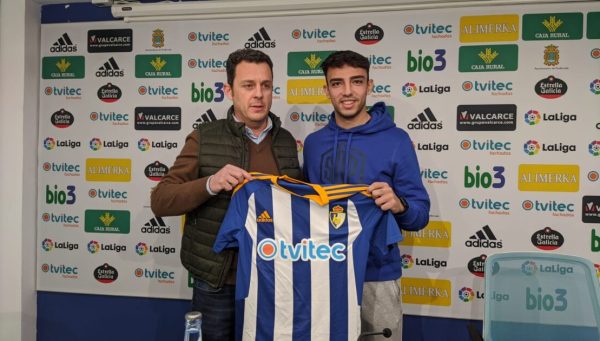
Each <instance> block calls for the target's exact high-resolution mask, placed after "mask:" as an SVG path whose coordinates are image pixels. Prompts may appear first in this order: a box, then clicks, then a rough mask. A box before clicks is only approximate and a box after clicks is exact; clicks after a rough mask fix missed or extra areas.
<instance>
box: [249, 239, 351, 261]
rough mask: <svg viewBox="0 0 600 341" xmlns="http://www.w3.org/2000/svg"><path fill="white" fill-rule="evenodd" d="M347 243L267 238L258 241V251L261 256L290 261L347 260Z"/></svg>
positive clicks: (267, 259) (266, 258)
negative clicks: (288, 240) (330, 243)
mask: <svg viewBox="0 0 600 341" xmlns="http://www.w3.org/2000/svg"><path fill="white" fill-rule="evenodd" d="M345 252H346V245H344V244H342V243H335V244H333V245H329V243H315V241H314V240H312V239H302V240H301V241H300V243H297V244H296V245H294V244H291V243H288V242H286V241H285V240H284V239H279V240H274V239H271V238H265V239H263V240H261V241H260V243H258V247H257V253H258V256H259V257H260V258H262V259H263V260H266V261H271V260H273V259H275V258H279V259H282V260H290V261H297V260H303V261H329V260H333V261H335V262H343V261H345V260H346V254H345Z"/></svg>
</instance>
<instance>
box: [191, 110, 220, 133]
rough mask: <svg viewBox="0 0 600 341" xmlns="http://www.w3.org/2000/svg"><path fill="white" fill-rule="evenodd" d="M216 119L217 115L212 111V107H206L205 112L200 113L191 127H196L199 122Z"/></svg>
mask: <svg viewBox="0 0 600 341" xmlns="http://www.w3.org/2000/svg"><path fill="white" fill-rule="evenodd" d="M216 120H217V117H216V116H215V113H214V112H213V111H212V109H208V110H206V112H205V113H204V114H202V115H201V116H200V118H199V119H197V120H196V122H194V124H193V125H192V127H193V128H194V129H198V127H199V126H200V125H201V124H203V123H208V122H212V121H216Z"/></svg>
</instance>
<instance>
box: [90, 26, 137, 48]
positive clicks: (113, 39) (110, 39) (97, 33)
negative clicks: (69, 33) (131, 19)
mask: <svg viewBox="0 0 600 341" xmlns="http://www.w3.org/2000/svg"><path fill="white" fill-rule="evenodd" d="M87 36H88V39H87V40H88V47H87V49H88V52H89V53H102V52H131V51H132V49H133V30H132V29H130V28H125V29H116V30H89V31H88V35H87Z"/></svg>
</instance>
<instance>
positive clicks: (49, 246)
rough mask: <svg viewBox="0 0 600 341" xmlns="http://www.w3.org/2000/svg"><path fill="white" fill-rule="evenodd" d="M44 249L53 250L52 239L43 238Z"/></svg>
mask: <svg viewBox="0 0 600 341" xmlns="http://www.w3.org/2000/svg"><path fill="white" fill-rule="evenodd" d="M42 249H43V250H44V251H51V250H52V249H54V242H52V239H48V238H46V239H44V240H42Z"/></svg>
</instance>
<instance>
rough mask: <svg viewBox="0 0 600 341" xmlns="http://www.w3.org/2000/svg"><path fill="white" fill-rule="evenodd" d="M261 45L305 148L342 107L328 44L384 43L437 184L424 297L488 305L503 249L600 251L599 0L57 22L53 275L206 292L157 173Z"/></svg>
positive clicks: (396, 88)
mask: <svg viewBox="0 0 600 341" xmlns="http://www.w3.org/2000/svg"><path fill="white" fill-rule="evenodd" d="M243 47H252V48H258V49H261V50H263V51H265V52H266V53H268V54H269V55H270V56H271V58H272V59H273V60H274V63H275V66H274V79H275V81H274V82H275V84H274V90H273V98H274V101H273V108H272V110H273V112H275V113H276V114H278V115H279V116H280V117H281V119H282V121H283V126H284V127H285V128H287V129H289V130H290V131H291V132H292V133H293V134H294V136H295V137H296V138H297V145H298V153H299V156H301V154H302V147H303V141H304V138H305V137H306V135H307V134H309V133H311V132H313V131H315V130H318V129H321V128H322V127H323V126H325V125H326V123H327V121H328V119H329V114H330V112H331V109H332V108H331V106H330V104H329V101H328V100H327V98H326V97H325V95H324V93H323V89H322V87H323V84H324V78H323V75H322V71H321V70H320V65H321V63H322V61H323V60H324V59H325V58H326V57H327V55H328V54H330V53H331V52H332V51H335V50H341V49H351V50H355V51H358V52H360V53H362V54H364V55H365V56H368V58H369V60H370V61H371V74H370V75H371V78H373V80H374V88H373V92H372V94H371V95H370V96H369V98H368V104H369V105H372V104H373V103H375V102H377V101H385V102H386V104H387V105H388V106H389V111H390V113H391V115H392V117H393V119H394V121H395V122H396V124H397V126H399V127H401V128H403V129H405V130H406V131H407V132H408V133H409V134H410V136H411V137H412V140H413V144H414V148H415V150H416V152H417V154H418V157H419V161H420V166H421V175H422V179H423V182H424V184H425V186H426V187H427V190H428V192H429V194H430V196H431V201H432V207H431V221H430V223H429V225H428V226H427V227H426V228H425V229H424V230H422V231H420V232H414V233H405V234H404V237H405V240H404V241H403V242H402V243H401V253H402V258H403V268H404V269H403V272H404V275H403V278H402V280H401V289H402V295H403V301H404V309H405V312H406V313H408V314H415V315H430V316H442V317H454V318H476V319H477V318H482V312H483V298H484V294H485V293H484V291H483V288H484V286H483V264H484V261H485V258H486V255H489V254H492V253H496V252H506V251H514V250H520V251H524V250H539V251H542V252H555V251H556V252H561V253H568V254H574V255H579V256H582V257H585V258H588V259H591V260H593V261H595V263H596V264H598V263H600V258H599V252H600V228H599V226H600V225H598V224H599V223H600V191H599V189H600V186H599V184H600V181H599V180H598V179H599V172H600V111H599V110H600V4H598V3H586V4H581V3H578V4H545V5H521V6H506V7H481V8H475V7H473V8H460V9H439V10H419V11H405V12H387V13H363V14H352V15H333V16H332V15H328V16H306V17H294V19H293V20H290V19H289V18H285V17H280V18H269V19H260V20H258V19H236V20H203V21H186V22H159V23H136V24H126V23H123V22H118V23H117V22H110V23H106V22H91V23H89V22H88V23H76V24H46V25H42V39H41V50H42V60H41V61H40V62H41V64H42V68H41V69H42V74H41V77H40V84H41V86H40V88H41V91H42V93H41V94H40V112H39V115H40V127H39V170H38V172H39V179H38V180H39V184H40V186H39V192H38V194H39V203H38V209H39V215H38V226H37V229H38V245H37V253H38V265H37V288H38V289H39V290H47V291H62V292H75V293H93V294H107V295H128V296H142V297H164V298H189V297H191V289H190V279H189V275H188V273H187V272H186V271H185V269H184V268H183V267H182V266H181V264H180V261H179V251H180V240H181V234H182V226H183V218H182V217H156V216H154V215H153V214H152V212H151V210H150V207H149V196H150V191H151V189H152V187H153V186H155V185H156V184H157V182H158V181H159V180H160V178H161V176H163V175H164V174H165V172H166V171H167V170H168V167H169V166H170V165H172V164H173V162H174V160H175V157H176V156H177V154H178V153H179V151H180V149H181V148H182V146H183V144H184V141H185V137H186V135H187V134H188V133H190V132H191V131H192V130H193V129H194V128H195V127H197V126H198V125H201V124H204V123H206V122H210V121H212V120H215V119H218V118H222V117H224V115H225V112H226V110H227V108H228V107H229V106H230V103H231V102H230V101H229V100H228V99H226V98H225V95H224V91H223V84H224V82H225V78H226V76H225V68H224V66H225V60H226V58H227V55H228V54H229V53H230V52H231V51H233V50H236V49H238V48H243ZM374 148H376V146H374ZM361 157H362V156H361V155H360V153H352V154H351V158H355V159H359V158H361ZM400 171H401V170H400ZM596 266H597V268H600V265H596ZM540 271H561V269H559V268H556V267H553V266H548V267H544V268H543V269H540ZM501 298H502V299H510V297H504V296H502V297H501Z"/></svg>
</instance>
